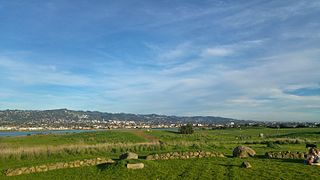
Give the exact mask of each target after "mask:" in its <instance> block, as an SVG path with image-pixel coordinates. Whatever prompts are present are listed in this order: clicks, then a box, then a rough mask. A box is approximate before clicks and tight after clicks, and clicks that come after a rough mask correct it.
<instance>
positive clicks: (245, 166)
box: [241, 161, 252, 168]
mask: <svg viewBox="0 0 320 180" xmlns="http://www.w3.org/2000/svg"><path fill="white" fill-rule="evenodd" d="M241 167H242V168H252V166H251V164H250V163H249V162H247V161H245V162H243V163H242V164H241Z"/></svg>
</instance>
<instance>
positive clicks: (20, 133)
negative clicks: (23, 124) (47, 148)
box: [0, 130, 97, 137]
mask: <svg viewBox="0 0 320 180" xmlns="http://www.w3.org/2000/svg"><path fill="white" fill-rule="evenodd" d="M94 131H97V130H46V131H0V137H6V136H30V135H37V134H66V133H80V132H94Z"/></svg>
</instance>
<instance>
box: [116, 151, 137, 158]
mask: <svg viewBox="0 0 320 180" xmlns="http://www.w3.org/2000/svg"><path fill="white" fill-rule="evenodd" d="M120 159H138V154H136V153H133V152H127V153H124V154H121V155H120Z"/></svg>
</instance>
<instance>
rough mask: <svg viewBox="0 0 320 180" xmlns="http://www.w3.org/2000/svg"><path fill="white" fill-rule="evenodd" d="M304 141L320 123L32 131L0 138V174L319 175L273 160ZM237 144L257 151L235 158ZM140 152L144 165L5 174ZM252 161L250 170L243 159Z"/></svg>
mask: <svg viewBox="0 0 320 180" xmlns="http://www.w3.org/2000/svg"><path fill="white" fill-rule="evenodd" d="M261 133H263V137H260V136H259V134H261ZM305 143H316V144H318V145H320V129H319V128H298V129H268V128H249V129H224V130H200V129H199V130H196V131H195V133H194V134H191V135H182V134H178V133H176V132H171V131H162V130H151V131H146V130H109V131H98V132H84V133H70V134H55V135H54V134H49V135H32V136H25V137H1V138H0V149H1V151H0V171H1V174H0V179H45V178H47V179H75V178H76V179H320V167H316V166H307V165H304V164H303V160H299V159H295V160H293V159H268V158H265V156H264V154H265V153H266V152H268V151H300V152H305V151H306V150H307V149H306V148H305ZM238 145H246V146H249V147H252V148H253V149H254V150H255V151H256V152H257V156H255V157H253V158H247V159H245V160H244V159H239V158H232V157H231V155H232V150H233V148H234V147H236V146H238ZM195 150H205V151H217V152H222V153H224V154H225V155H226V158H201V159H187V160H160V161H146V160H144V157H145V156H146V155H148V154H152V153H161V152H163V153H164V152H173V151H195ZM127 151H132V152H136V153H138V154H139V157H141V159H140V160H139V161H142V162H143V163H145V168H144V169H141V170H127V169H126V168H125V163H124V162H122V161H119V162H118V163H116V164H113V165H98V166H92V167H81V168H72V169H60V170H53V171H48V172H42V173H34V174H28V175H20V176H14V177H6V176H4V174H3V172H4V171H5V170H6V169H8V168H15V167H23V166H33V165H41V164H46V163H51V162H66V161H71V160H78V159H85V158H95V157H108V158H113V159H117V158H118V157H119V155H120V154H121V153H123V152H127ZM243 161H248V162H250V163H251V164H252V166H253V167H252V168H251V169H243V168H241V167H240V164H241V163H242V162H243Z"/></svg>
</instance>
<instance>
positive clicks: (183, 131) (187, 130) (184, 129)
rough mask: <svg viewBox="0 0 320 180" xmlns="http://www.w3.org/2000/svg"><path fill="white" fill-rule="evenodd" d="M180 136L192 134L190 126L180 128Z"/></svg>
mask: <svg viewBox="0 0 320 180" xmlns="http://www.w3.org/2000/svg"><path fill="white" fill-rule="evenodd" d="M179 132H180V134H192V133H193V132H194V130H193V127H192V124H187V125H186V126H181V127H180V129H179Z"/></svg>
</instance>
